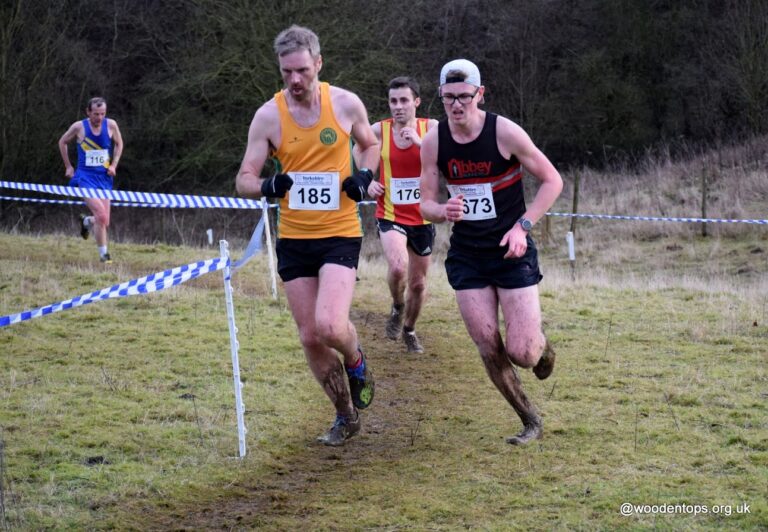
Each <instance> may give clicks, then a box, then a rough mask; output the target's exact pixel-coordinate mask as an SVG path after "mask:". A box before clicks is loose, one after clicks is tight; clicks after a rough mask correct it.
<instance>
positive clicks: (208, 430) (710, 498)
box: [0, 222, 768, 530]
mask: <svg viewBox="0 0 768 532" xmlns="http://www.w3.org/2000/svg"><path fill="white" fill-rule="evenodd" d="M564 223H565V222H563V224H564ZM554 227H555V230H556V232H557V233H558V234H562V232H563V230H564V226H562V225H559V226H558V225H555V226H554ZM441 231H442V230H441ZM441 234H444V233H442V232H441ZM583 234H584V235H585V237H586V236H588V235H589V231H588V229H587V228H585V229H584V233H583ZM441 238H442V237H441ZM612 244H615V247H617V248H623V247H624V246H625V243H623V242H614V243H612ZM368 245H369V246H370V247H371V249H372V250H374V251H375V247H376V243H375V241H374V242H373V243H370V242H369V243H368ZM92 246H93V244H92V242H90V241H89V242H87V243H83V242H82V241H81V240H79V239H76V238H73V237H69V236H62V235H49V236H38V237H29V236H21V235H11V234H0V250H2V251H0V314H7V313H12V312H18V311H20V310H22V309H27V308H31V307H35V306H40V305H45V304H49V303H52V302H55V301H60V300H63V299H67V298H69V297H72V296H74V295H79V294H83V293H86V292H89V291H92V290H97V289H100V288H104V287H106V286H109V285H111V284H115V283H118V282H122V281H126V280H129V279H132V278H135V277H140V276H143V275H147V274H149V273H152V272H155V271H159V270H163V269H166V268H170V267H173V266H178V265H181V264H185V263H188V262H192V261H196V260H200V259H203V258H210V257H214V256H216V255H217V251H216V250H215V249H214V248H191V247H173V246H166V245H160V244H143V245H138V244H130V243H118V244H113V245H112V250H113V255H114V256H115V258H116V259H118V260H117V262H116V263H115V264H113V265H112V266H109V267H105V266H102V265H100V264H98V263H95V262H94V261H93V256H94V250H93V249H92ZM713 246H716V247H717V251H716V252H715V251H713ZM765 246H766V244H765V236H764V233H763V234H762V235H761V234H760V233H759V232H750V233H749V234H748V235H747V236H745V237H743V238H733V237H730V236H729V235H722V236H717V237H711V238H709V239H702V238H697V237H695V236H693V235H691V236H690V238H688V239H683V238H681V237H680V236H679V235H673V236H670V237H666V236H662V237H659V238H657V239H650V240H643V239H638V240H636V241H635V242H634V243H633V246H629V245H628V244H626V247H627V248H630V247H631V248H632V250H633V254H632V255H629V256H627V255H626V254H625V253H623V252H621V253H620V252H619V251H615V253H616V254H615V255H612V254H611V253H612V252H611V250H612V249H613V248H614V246H613V245H610V246H609V245H604V246H603V253H602V254H601V253H598V249H597V248H594V249H592V250H591V251H589V253H591V255H590V254H589V253H587V250H585V254H584V255H582V256H580V262H579V263H578V265H577V268H576V270H575V272H574V273H573V274H572V272H571V269H570V265H569V263H568V261H567V258H565V257H564V250H563V249H562V246H561V245H560V244H558V243H557V239H554V238H553V240H552V242H551V243H549V244H547V243H546V242H545V241H544V240H542V242H541V248H542V262H543V265H544V273H545V280H544V282H543V283H542V285H541V299H542V306H543V311H544V315H545V320H546V330H547V333H548V335H549V337H550V338H551V340H552V341H553V343H554V344H555V346H556V348H557V351H558V362H557V366H556V369H555V373H554V374H553V376H552V377H551V378H550V379H549V380H547V381H544V382H539V381H537V380H536V379H535V378H533V376H532V374H531V373H530V372H522V379H523V382H524V384H525V387H526V390H527V392H528V393H529V395H530V396H531V398H532V400H533V401H534V402H535V403H536V404H537V405H538V407H539V409H540V410H541V412H542V415H543V418H544V423H545V437H544V439H543V440H541V441H540V442H537V443H534V444H532V445H529V446H527V447H524V448H514V447H511V446H509V445H507V444H505V443H504V437H505V436H508V435H511V434H513V433H515V432H517V431H518V430H519V421H518V420H517V419H516V416H515V415H514V413H513V412H512V411H511V409H510V408H509V407H508V406H507V405H506V404H505V403H504V401H503V400H502V398H501V396H500V395H499V394H498V392H496V390H495V389H494V388H493V387H492V385H491V384H490V381H489V380H488V379H487V377H486V376H485V373H484V370H483V368H482V365H481V363H480V361H479V358H478V356H477V354H476V351H475V349H474V347H473V345H472V344H471V341H470V340H469V338H468V337H467V335H466V332H465V331H464V328H463V325H462V323H461V320H460V317H459V315H458V311H457V309H456V305H455V302H454V299H453V294H452V292H451V290H450V289H449V287H448V286H447V283H446V281H445V275H444V272H443V270H442V266H441V264H439V263H438V264H435V266H434V267H433V269H432V271H431V275H430V290H431V295H430V299H429V302H428V304H427V306H426V308H425V309H424V312H423V315H422V318H421V319H420V321H419V326H418V328H419V333H420V335H421V337H422V341H423V343H424V344H425V346H426V348H427V352H426V353H425V354H424V355H423V356H413V355H408V354H406V353H405V352H404V350H403V349H402V348H401V346H400V345H399V344H397V343H395V342H392V341H389V340H387V339H386V338H385V337H384V334H383V330H384V322H385V319H386V313H387V311H388V305H389V303H388V294H387V291H386V287H385V285H384V280H383V279H384V274H385V270H384V267H383V265H382V264H381V262H380V261H378V260H374V259H373V258H371V259H368V260H365V261H363V263H362V264H361V267H360V270H359V277H360V281H359V283H358V286H357V290H356V297H355V303H354V310H353V316H352V318H353V321H354V323H355V325H356V326H357V328H358V331H359V332H360V335H361V338H362V341H363V345H364V347H365V348H366V349H367V352H368V356H369V359H370V363H371V365H372V367H373V369H374V371H375V374H376V377H377V384H378V386H377V392H376V394H377V395H376V400H375V402H374V404H373V406H372V407H371V408H370V409H369V410H367V411H365V412H364V413H363V420H364V428H363V432H362V433H361V435H359V436H358V437H356V438H355V439H353V440H351V441H350V442H349V443H348V445H347V446H345V447H344V448H341V449H327V448H324V447H319V446H317V445H316V444H315V443H314V442H313V440H314V437H315V436H316V435H318V434H319V433H321V432H322V431H323V430H324V429H325V428H327V425H328V424H329V423H330V421H331V419H332V412H331V409H330V406H329V404H328V401H327V399H326V398H325V396H324V395H323V393H322V391H321V390H320V387H319V386H318V385H317V384H316V383H315V382H314V380H313V379H312V377H311V375H310V373H309V371H308V369H307V367H306V363H305V362H304V358H303V354H302V351H301V348H300V345H299V343H298V339H297V336H296V333H295V326H294V324H293V321H292V318H291V316H290V313H289V312H288V310H287V309H286V305H285V301H284V299H283V298H282V297H281V298H280V299H279V300H278V301H273V300H272V299H271V297H270V295H269V276H268V268H267V264H266V261H265V259H264V257H263V256H261V257H258V258H257V259H255V260H254V261H253V262H252V263H251V264H250V265H248V266H247V267H246V268H245V269H244V270H243V271H241V272H240V273H238V274H236V275H235V276H234V279H233V284H234V289H235V297H234V300H235V305H236V314H237V318H236V319H237V324H238V327H239V341H240V345H241V349H240V364H241V373H242V380H243V381H244V383H245V387H244V401H245V405H246V414H245V418H246V426H247V427H248V431H249V432H248V440H247V442H248V455H247V456H246V458H245V459H244V460H240V459H238V458H236V455H237V433H236V424H235V415H234V414H235V411H234V396H233V392H232V376H231V375H232V374H231V371H232V369H231V360H230V353H229V338H228V332H227V322H226V316H225V307H224V295H223V290H222V282H221V276H220V275H221V274H220V272H216V273H212V274H208V275H206V276H203V277H201V278H199V279H196V280H193V281H190V282H188V283H186V284H185V285H182V286H180V287H175V288H171V289H168V290H165V291H162V292H159V293H154V294H149V295H144V296H134V297H129V298H124V299H119V300H109V301H104V302H98V303H94V304H91V305H87V306H85V307H82V308H77V309H73V310H68V311H64V312H60V313H57V314H55V315H52V316H46V317H43V318H39V319H35V320H31V321H27V322H24V323H21V324H17V325H13V326H10V327H5V328H3V329H0V345H1V346H2V355H0V440H1V441H2V444H3V445H2V462H0V463H1V464H2V471H1V473H2V487H3V490H2V495H3V497H2V499H0V500H2V502H3V506H2V510H3V513H2V516H0V519H2V520H3V521H2V522H3V523H4V525H5V526H6V527H8V528H11V529H115V528H116V529H149V530H152V529H163V530H166V529H190V530H202V529H237V530H240V529H265V530H288V529H299V528H303V529H313V530H348V529H372V530H396V529H413V530H455V529H460V528H476V529H481V530H508V529H512V528H514V529H532V530H545V529H546V530H549V529H577V530H582V529H583V530H586V529H590V530H592V529H604V530H611V529H617V528H632V529H634V528H652V527H658V528H663V529H679V530H682V529H690V528H696V529H720V528H729V529H760V528H764V527H765V526H766V524H767V523H768V508H767V507H766V502H765V501H766V488H765V486H766V485H767V484H766V481H768V474H767V472H768V436H766V435H768V430H767V429H768V426H767V425H768V421H767V420H768V415H767V412H766V409H767V407H768V376H767V375H766V367H767V365H766V355H767V354H768V297H766V294H767V293H768V291H767V290H766V284H765V278H766V275H765V274H766V270H768V268H766V265H765V255H764V254H762V255H761V253H759V252H758V253H755V252H754V251H753V250H755V249H764V248H765ZM670 247H671V248H672V249H669V248H670ZM751 250H752V251H751ZM233 254H234V255H235V256H237V254H238V250H233ZM671 254H672V255H677V256H679V257H680V258H681V259H680V260H673V259H671V258H670V257H669V255H671ZM682 257H689V258H690V260H682ZM756 257H757V259H762V260H756ZM715 258H716V259H717V260H713V259H715ZM696 259H698V260H696ZM740 260H748V261H752V262H750V266H749V267H750V268H751V272H752V273H741V274H739V273H738V272H737V271H738V269H739V266H738V264H737V263H738V261H740ZM761 268H762V269H761ZM755 272H756V274H755ZM624 502H629V503H633V504H649V505H653V504H656V505H659V504H672V505H674V504H687V505H696V504H698V505H707V506H709V507H713V506H714V505H731V509H732V511H731V514H730V515H726V514H725V512H720V513H718V514H713V513H709V514H707V515H692V514H690V513H676V514H674V513H657V514H655V515H633V516H629V517H624V516H622V515H620V513H619V507H620V505H621V504H622V503H624ZM743 504H747V505H749V513H738V512H737V506H738V505H743ZM743 509H744V508H743V507H742V510H743Z"/></svg>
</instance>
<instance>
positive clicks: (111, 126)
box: [59, 98, 123, 264]
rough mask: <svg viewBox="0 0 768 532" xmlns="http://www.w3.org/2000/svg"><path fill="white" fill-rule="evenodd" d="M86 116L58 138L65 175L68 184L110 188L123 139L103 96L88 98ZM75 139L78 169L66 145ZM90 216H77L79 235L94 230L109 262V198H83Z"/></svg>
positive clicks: (103, 253) (102, 257) (100, 256)
mask: <svg viewBox="0 0 768 532" xmlns="http://www.w3.org/2000/svg"><path fill="white" fill-rule="evenodd" d="M85 114H86V115H87V118H85V119H84V120H79V121H77V122H75V123H74V124H72V125H71V126H69V129H68V130H67V132H66V133H64V134H63V135H62V136H61V138H60V139H59V152H60V153H61V158H62V159H63V160H64V168H65V169H66V171H65V174H64V175H65V176H66V177H68V178H69V179H70V181H69V186H71V187H82V188H100V189H105V190H112V188H113V185H114V177H115V174H116V173H117V163H118V162H119V161H120V156H121V155H122V153H123V138H122V136H121V135H120V128H118V127H117V122H115V121H114V120H112V119H110V118H107V102H106V101H105V100H104V98H91V99H90V100H89V101H88V107H87V108H86V109H85ZM73 140H77V169H75V168H73V167H72V163H71V162H70V160H69V153H68V150H67V147H68V145H69V143H70V142H72V141H73ZM85 204H86V205H88V208H89V209H90V210H91V213H92V216H86V215H84V214H81V215H80V236H82V237H83V238H84V239H87V238H88V234H89V233H91V232H92V233H93V236H94V239H95V240H96V245H97V246H98V247H99V258H100V260H101V262H104V263H107V264H109V263H111V262H112V258H111V257H110V256H109V251H108V250H107V228H108V227H109V213H110V206H109V200H108V199H99V198H85Z"/></svg>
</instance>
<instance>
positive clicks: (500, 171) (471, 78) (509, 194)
mask: <svg viewBox="0 0 768 532" xmlns="http://www.w3.org/2000/svg"><path fill="white" fill-rule="evenodd" d="M484 92H485V87H483V86H482V85H481V83H480V72H479V70H478V69H477V67H476V66H475V65H474V64H473V63H472V62H470V61H467V60H466V59H456V60H454V61H451V62H449V63H447V64H446V65H445V66H443V69H442V71H441V72H440V99H441V100H442V101H443V105H444V106H445V111H446V114H447V115H448V117H447V119H446V120H444V121H443V122H440V124H439V126H438V127H437V129H436V130H435V129H432V130H430V131H429V132H428V133H427V135H426V136H425V137H424V140H423V142H422V145H421V212H422V215H423V216H424V218H425V219H427V220H430V221H433V222H445V221H448V222H453V224H454V225H453V233H452V235H451V246H450V249H449V250H448V256H447V258H446V260H445V269H446V272H447V274H448V281H449V283H450V284H451V286H452V287H453V289H454V290H456V301H457V303H458V305H459V310H460V312H461V315H462V317H463V318H464V323H465V325H466V327H467V331H468V332H469V335H470V336H471V337H472V340H474V342H475V345H477V348H478V350H479V351H480V356H481V357H482V359H483V363H484V364H485V368H486V371H487V372H488V375H489V377H490V378H491V380H492V381H493V383H494V385H495V386H496V387H497V388H498V389H499V391H500V392H501V394H502V395H503V396H504V398H505V399H506V400H507V401H508V402H509V403H510V404H511V405H512V407H513V408H514V409H515V411H516V412H517V414H518V415H519V416H520V419H521V420H522V422H523V425H524V428H523V431H522V432H521V433H520V434H518V435H517V436H513V437H511V438H507V442H508V443H511V444H516V445H519V444H524V443H527V442H529V441H531V440H533V439H538V438H541V433H542V424H541V418H540V417H539V415H538V413H537V412H536V408H535V407H534V406H533V405H532V404H531V403H530V402H529V401H528V398H527V397H526V396H525V393H524V392H523V389H522V385H521V382H520V378H519V377H518V375H517V371H516V370H515V367H514V365H513V364H515V365H518V366H520V367H523V368H533V372H534V373H535V375H536V376H537V377H538V378H539V379H546V378H547V377H549V375H550V374H551V373H552V369H553V368H554V363H555V353H554V351H553V350H552V348H551V347H550V345H549V343H548V342H547V339H546V337H545V336H544V334H543V332H542V330H541V307H540V304H539V291H538V283H539V281H541V278H542V276H541V273H540V271H539V265H538V254H537V252H536V247H535V245H534V242H533V240H532V239H531V237H530V235H529V232H530V230H531V228H532V227H533V224H535V223H536V222H537V221H538V220H539V219H540V218H542V217H543V216H544V215H545V214H546V212H547V210H548V209H549V208H550V207H551V206H552V205H553V204H554V202H555V200H556V199H557V197H558V196H559V195H560V191H561V190H562V188H563V181H562V179H561V178H560V174H559V173H558V172H557V170H556V169H555V168H554V166H552V163H551V162H550V161H549V159H547V157H546V156H545V155H544V154H543V153H542V152H541V151H540V150H539V149H538V148H537V147H536V146H535V145H534V144H533V142H532V141H531V139H530V137H529V136H528V134H527V133H526V132H525V131H524V130H523V129H522V128H521V127H520V126H518V125H517V124H515V123H514V122H512V121H511V120H509V119H507V118H504V117H502V116H497V115H494V114H492V113H487V112H485V111H482V110H480V109H479V108H478V104H479V103H480V102H481V101H482V98H483V93H484ZM523 167H525V170H526V171H527V172H528V173H530V174H531V175H533V176H534V177H535V178H537V179H538V180H539V181H540V182H541V186H540V187H539V190H538V191H537V193H536V196H535V198H534V199H533V201H532V202H531V204H530V205H529V206H526V204H525V199H524V195H523V185H522V181H521V178H522V170H523ZM441 174H442V176H443V177H444V178H445V179H446V181H447V185H448V190H449V193H450V196H451V197H450V198H449V199H448V201H447V202H446V203H440V202H439V201H438V181H439V176H440V175H441ZM499 306H501V310H502V313H503V315H504V324H505V329H506V330H505V333H506V341H504V340H502V336H501V332H500V330H499V321H498V309H499Z"/></svg>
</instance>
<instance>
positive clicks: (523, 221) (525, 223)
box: [517, 217, 533, 233]
mask: <svg viewBox="0 0 768 532" xmlns="http://www.w3.org/2000/svg"><path fill="white" fill-rule="evenodd" d="M517 223H519V224H520V227H522V228H523V231H525V232H526V233H528V232H529V231H530V230H531V229H533V222H532V221H530V220H529V219H528V218H525V217H521V218H520V219H519V220H518V221H517Z"/></svg>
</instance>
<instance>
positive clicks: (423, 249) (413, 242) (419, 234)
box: [376, 218, 435, 257]
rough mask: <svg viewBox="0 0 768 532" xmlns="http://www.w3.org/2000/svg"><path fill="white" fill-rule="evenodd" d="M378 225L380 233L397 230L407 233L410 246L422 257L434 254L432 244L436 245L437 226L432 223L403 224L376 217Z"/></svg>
mask: <svg viewBox="0 0 768 532" xmlns="http://www.w3.org/2000/svg"><path fill="white" fill-rule="evenodd" d="M376 227H378V228H379V233H386V232H387V231H397V232H398V233H400V234H403V235H405V237H406V238H407V239H408V247H409V248H411V249H412V250H413V252H414V253H416V254H417V255H418V256H420V257H427V256H429V255H431V254H432V246H434V245H435V226H434V225H432V224H424V225H403V224H399V223H397V222H391V221H389V220H383V219H381V218H376Z"/></svg>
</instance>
